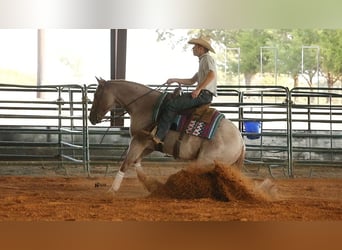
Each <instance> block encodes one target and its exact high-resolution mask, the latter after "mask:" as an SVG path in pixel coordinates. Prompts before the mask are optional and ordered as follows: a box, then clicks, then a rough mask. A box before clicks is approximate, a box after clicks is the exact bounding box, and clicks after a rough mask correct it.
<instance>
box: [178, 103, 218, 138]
mask: <svg viewBox="0 0 342 250" xmlns="http://www.w3.org/2000/svg"><path fill="white" fill-rule="evenodd" d="M223 118H224V114H222V113H220V112H219V111H217V110H216V109H213V108H208V109H207V110H206V111H204V113H202V114H201V115H197V114H196V111H195V115H193V114H190V115H179V116H177V118H176V120H175V122H174V123H175V125H174V126H172V127H171V129H172V128H173V129H174V130H176V131H179V132H182V131H184V132H185V133H186V134H188V135H194V136H199V137H202V138H207V139H212V138H213V136H214V135H215V132H216V129H217V127H218V125H219V124H220V121H221V120H222V119H223Z"/></svg>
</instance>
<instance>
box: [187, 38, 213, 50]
mask: <svg viewBox="0 0 342 250" xmlns="http://www.w3.org/2000/svg"><path fill="white" fill-rule="evenodd" d="M188 43H189V44H198V45H201V46H203V47H204V48H206V49H208V50H209V51H211V52H213V53H215V50H214V49H213V47H211V45H210V42H209V39H207V38H204V37H200V38H193V39H191V40H190V41H189V42H188Z"/></svg>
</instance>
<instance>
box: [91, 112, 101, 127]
mask: <svg viewBox="0 0 342 250" xmlns="http://www.w3.org/2000/svg"><path fill="white" fill-rule="evenodd" d="M88 119H89V121H90V122H91V124H93V125H96V124H97V123H99V122H101V119H100V117H98V116H97V115H91V114H90V115H89V117H88Z"/></svg>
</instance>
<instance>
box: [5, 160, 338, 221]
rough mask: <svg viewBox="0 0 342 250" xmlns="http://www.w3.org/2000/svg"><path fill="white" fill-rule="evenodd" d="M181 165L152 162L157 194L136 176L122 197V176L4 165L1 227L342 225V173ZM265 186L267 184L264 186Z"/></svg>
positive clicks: (319, 169)
mask: <svg viewBox="0 0 342 250" xmlns="http://www.w3.org/2000/svg"><path fill="white" fill-rule="evenodd" d="M184 167H185V165H184V164H180V163H169V162H167V163H145V165H144V170H145V172H146V173H147V174H148V176H150V177H151V178H152V179H153V180H154V181H155V180H158V185H159V186H158V187H157V190H155V191H154V192H153V193H152V194H151V193H149V192H148V191H147V190H146V189H145V187H144V185H143V184H142V183H141V182H140V181H139V180H138V179H137V176H136V173H135V171H134V170H133V169H132V170H130V171H129V172H128V173H127V174H126V176H125V178H124V180H123V182H122V186H121V189H120V190H119V192H118V193H117V194H115V196H113V195H112V194H111V193H108V192H107V191H108V189H109V188H110V186H111V183H112V181H113V177H114V175H115V172H116V170H115V169H112V168H111V167H109V170H108V168H107V167H105V166H103V167H97V168H93V169H92V176H91V177H88V176H87V175H86V174H84V173H82V174H79V173H80V172H82V169H81V168H78V167H74V166H69V167H66V168H65V169H64V168H55V167H54V166H40V165H38V166H35V165H32V166H30V165H26V166H11V165H8V166H6V165H1V166H0V194H1V196H0V221H2V222H8V221H20V222H22V221H143V222H146V221H147V222H149V221H341V220H342V191H341V190H342V169H341V168H328V167H326V168H325V167H315V168H301V169H298V170H296V171H295V178H288V177H287V176H286V173H284V172H286V171H284V170H283V169H272V172H271V173H272V176H271V175H270V172H269V170H268V168H267V167H260V168H259V167H258V168H256V167H249V168H245V169H244V170H243V171H242V174H241V175H240V174H237V173H235V172H230V173H227V172H224V171H225V170H222V169H224V167H223V168H222V166H221V165H220V166H219V167H217V166H215V169H214V170H212V171H211V172H200V171H199V172H196V171H190V172H189V171H185V170H184ZM265 180H266V181H265Z"/></svg>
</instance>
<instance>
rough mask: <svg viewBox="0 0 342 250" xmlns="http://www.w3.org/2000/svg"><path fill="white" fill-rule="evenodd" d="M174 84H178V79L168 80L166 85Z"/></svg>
mask: <svg viewBox="0 0 342 250" xmlns="http://www.w3.org/2000/svg"><path fill="white" fill-rule="evenodd" d="M174 82H177V79H175V78H170V79H167V81H166V82H165V84H167V85H170V84H171V83H174Z"/></svg>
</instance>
